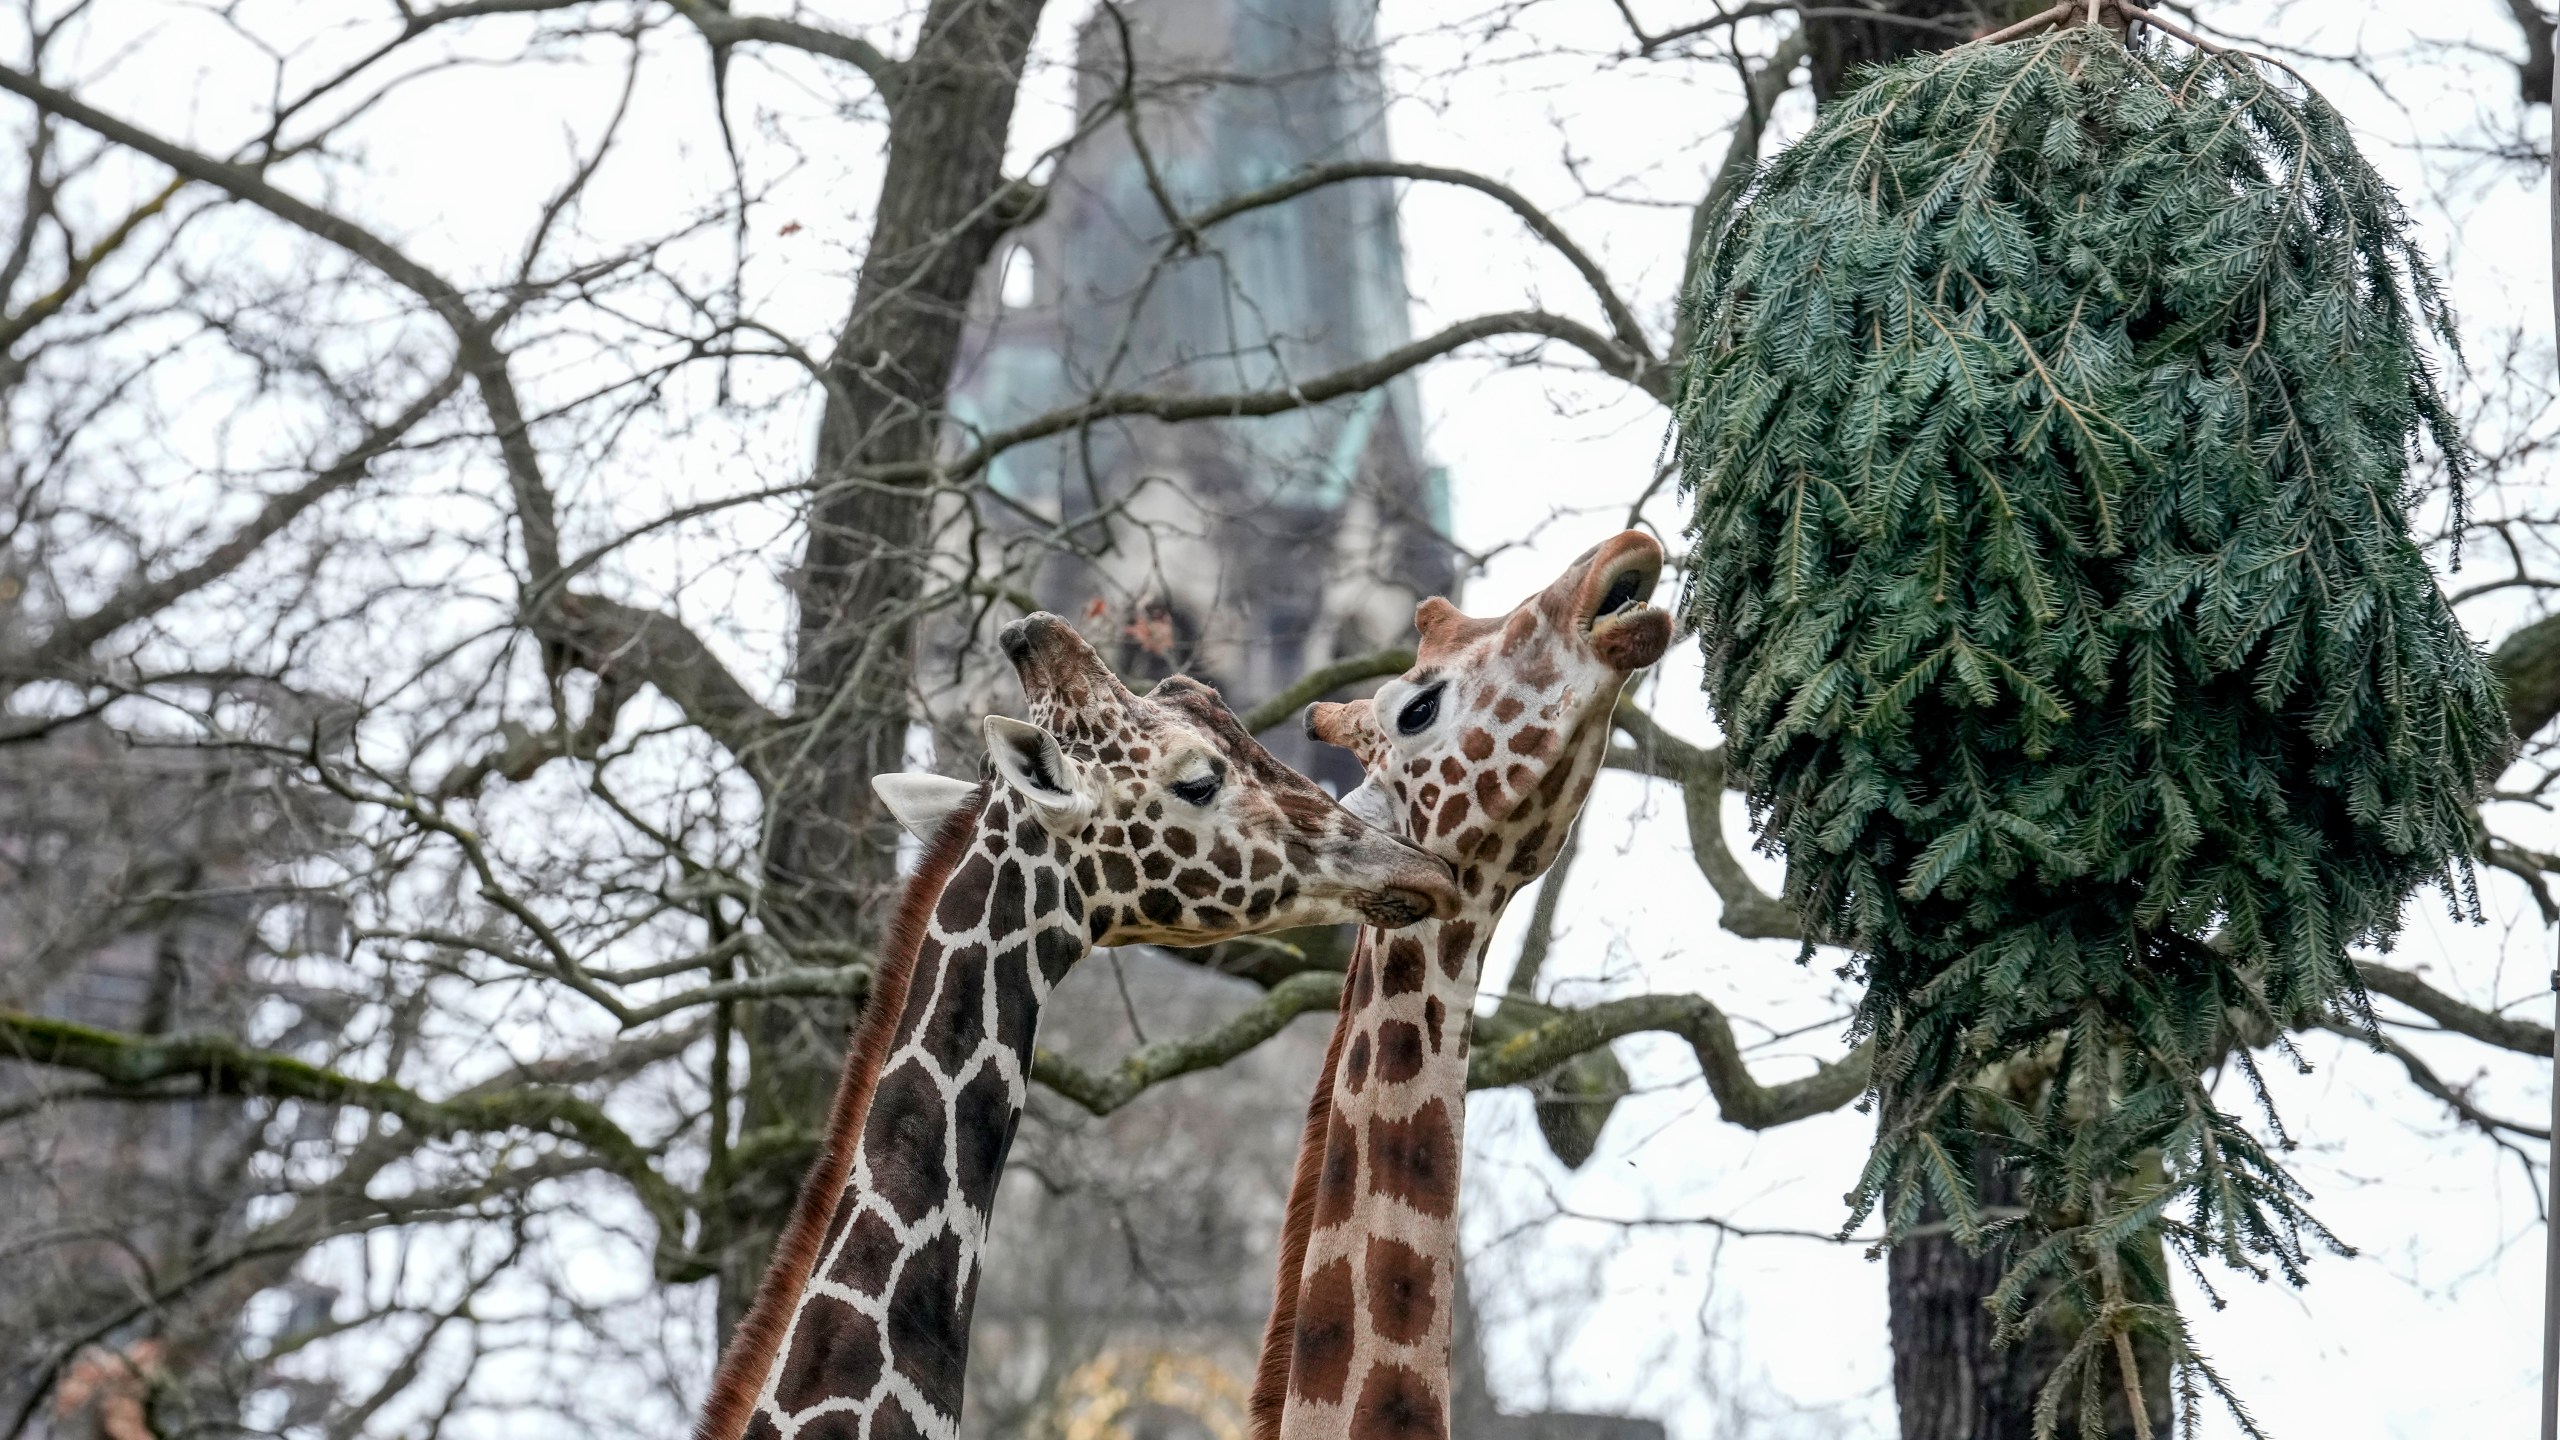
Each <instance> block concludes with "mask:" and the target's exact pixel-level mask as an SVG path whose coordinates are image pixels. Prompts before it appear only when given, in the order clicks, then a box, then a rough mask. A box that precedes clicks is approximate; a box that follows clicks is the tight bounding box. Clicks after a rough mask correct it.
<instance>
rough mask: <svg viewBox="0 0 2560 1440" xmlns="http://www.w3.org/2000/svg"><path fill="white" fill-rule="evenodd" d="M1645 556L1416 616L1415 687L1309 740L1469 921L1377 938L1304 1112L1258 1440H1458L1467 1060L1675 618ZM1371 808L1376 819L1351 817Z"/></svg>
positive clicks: (1369, 939) (1319, 714)
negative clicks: (1483, 983) (1493, 965)
mask: <svg viewBox="0 0 2560 1440" xmlns="http://www.w3.org/2000/svg"><path fill="white" fill-rule="evenodd" d="M1661 566H1662V551H1661V547H1660V546H1659V545H1657V544H1656V543H1655V542H1654V541H1653V540H1652V539H1651V538H1650V537H1649V536H1645V535H1642V534H1639V533H1635V532H1629V533H1627V534H1624V535H1621V536H1619V537H1617V538H1616V539H1614V540H1611V541H1609V542H1608V543H1606V544H1604V545H1601V546H1599V547H1597V548H1595V549H1594V550H1592V551H1590V552H1588V553H1586V554H1584V555H1583V556H1581V557H1580V558H1578V559H1577V560H1576V561H1575V562H1574V564H1573V565H1572V566H1571V567H1570V568H1568V569H1567V570H1566V571H1565V573H1564V574H1563V575H1562V576H1560V577H1559V578H1558V579H1557V580H1556V581H1555V582H1554V583H1553V584H1552V585H1550V586H1549V587H1548V588H1547V589H1546V590H1544V591H1542V592H1540V593H1539V594H1538V595H1535V596H1532V597H1531V598H1530V599H1529V600H1527V601H1525V602H1523V603H1522V604H1521V605H1520V606H1519V607H1518V608H1517V609H1515V610H1513V611H1512V612H1511V613H1510V614H1509V615H1507V616H1504V617H1502V618H1500V619H1494V620H1472V619H1469V618H1468V617H1466V616H1464V615H1461V614H1459V613H1458V612H1457V611H1456V609H1454V608H1453V607H1451V606H1449V605H1448V604H1447V603H1446V602H1445V601H1436V600H1435V601H1428V602H1425V604H1424V605H1423V607H1422V609H1421V611H1420V612H1419V613H1418V614H1417V616H1416V622H1415V623H1416V625H1417V626H1418V628H1419V629H1420V630H1421V632H1422V645H1421V649H1420V653H1419V655H1418V657H1417V660H1416V664H1415V667H1414V668H1413V669H1412V670H1411V671H1408V672H1407V673H1406V674H1405V675H1404V676H1403V677H1400V678H1399V679H1398V680H1396V681H1393V682H1390V683H1389V684H1388V685H1387V686H1385V687H1383V688H1381V690H1380V691H1379V693H1378V695H1377V696H1376V697H1375V699H1374V700H1371V701H1360V702H1355V703H1354V704H1351V705H1346V706H1318V707H1316V709H1315V711H1314V712H1312V714H1311V716H1310V722H1309V728H1310V729H1312V730H1313V731H1314V732H1315V733H1316V734H1317V735H1318V737H1319V738H1321V739H1325V740H1329V741H1332V742H1334V743H1336V744H1342V745H1346V746H1348V747H1350V748H1351V749H1353V750H1355V751H1357V752H1358V753H1359V754H1360V757H1361V760H1362V763H1363V766H1364V768H1366V770H1367V771H1368V774H1369V784H1368V785H1367V786H1364V787H1363V788H1364V790H1367V791H1369V792H1370V794H1369V797H1368V798H1369V801H1370V803H1372V804H1374V805H1375V806H1376V807H1377V809H1376V810H1375V811H1374V812H1373V813H1379V814H1381V815H1382V817H1384V818H1388V819H1391V820H1392V822H1393V823H1395V824H1397V825H1398V826H1399V827H1400V828H1401V829H1402V830H1403V831H1404V833H1406V834H1408V835H1410V836H1412V837H1414V838H1415V839H1416V840H1417V841H1418V842H1419V843H1421V844H1422V845H1423V846H1424V847H1425V848H1426V849H1429V850H1431V851H1432V852H1433V853H1435V854H1438V855H1440V856H1442V857H1443V858H1444V859H1447V860H1449V861H1450V862H1451V863H1452V864H1453V865H1455V866H1456V868H1457V874H1458V887H1459V891H1460V893H1461V895H1462V896H1463V897H1464V899H1463V901H1462V903H1461V905H1460V908H1459V911H1458V913H1457V914H1456V915H1454V916H1450V917H1446V918H1439V919H1431V920H1424V921H1421V922H1418V923H1416V924H1413V925H1409V926H1405V927H1402V928H1385V927H1371V928H1369V929H1366V930H1364V931H1363V932H1362V934H1361V937H1360V941H1359V944H1358V946H1357V948H1356V949H1355V952H1354V955H1353V959H1352V965H1351V970H1350V974H1349V976H1348V978H1347V981H1346V987H1345V993H1344V998H1343V1005H1342V1010H1341V1014H1340V1018H1339V1020H1338V1021H1337V1024H1336V1027H1335V1031H1334V1040H1333V1044H1332V1047H1331V1049H1330V1051H1329V1053H1328V1056H1327V1060H1326V1067H1325V1073H1324V1076H1323V1077H1322V1078H1321V1079H1320V1080H1319V1082H1318V1085H1317V1088H1316V1093H1315V1098H1314V1099H1313V1100H1312V1101H1311V1102H1310V1104H1309V1107H1308V1117H1307V1128H1306V1135H1305V1139H1304V1141H1303V1143H1302V1146H1301V1149H1300V1151H1299V1157H1298V1172H1297V1180H1296V1184H1295V1185H1294V1187H1293V1189H1292V1193H1291V1196H1290V1201H1289V1208H1288V1212H1287V1222H1286V1225H1285V1228H1284V1231H1283V1235H1282V1241H1281V1247H1280V1249H1281V1255H1280V1274H1279V1281H1278V1287H1277V1288H1278V1293H1277V1298H1276V1302H1275V1304H1274V1306H1273V1310H1272V1318H1271V1323H1270V1325H1269V1327H1268V1328H1267V1330H1266V1332H1265V1335H1264V1341H1263V1351H1262V1364H1261V1368H1260V1371H1259V1373H1258V1374H1257V1376H1256V1383H1255V1388H1254V1395H1253V1430H1254V1435H1255V1437H1256V1440H1275V1437H1277V1440H1345V1437H1348V1440H1445V1437H1446V1436H1447V1435H1448V1433H1449V1368H1450V1367H1449V1344H1450V1325H1451V1320H1452V1307H1453V1305H1454V1304H1455V1301H1456V1292H1457V1267H1458V1265H1459V1264H1460V1258H1459V1253H1458V1227H1457V1202H1458V1177H1459V1157H1460V1154H1461V1150H1462V1145H1463V1138H1464V1135H1465V1129H1466V1082H1467V1048H1468V1046H1467V1041H1468V1029H1469V1023H1470V1020H1471V1018H1472V1016H1473V1013H1474V1005H1475V995H1476V985H1477V980H1478V977H1479V975H1480V973H1481V970H1482V966H1483V962H1484V952H1485V947H1486V946H1487V944H1488V943H1489V942H1490V941H1491V939H1492V937H1493V932H1494V927H1495V924H1496V923H1497V922H1498V921H1499V919H1500V918H1501V914H1502V909H1503V906H1504V905H1505V904H1506V903H1507V902H1508V901H1509V900H1510V899H1511V897H1512V896H1514V895H1516V894H1517V893H1519V891H1520V889H1521V887H1523V886H1525V885H1526V884H1528V883H1529V882H1530V881H1531V880H1534V879H1536V878H1537V877H1538V876H1539V875H1540V874H1541V873H1543V872H1544V871H1545V870H1546V868H1547V866H1548V865H1549V864H1550V863H1552V862H1553V860H1554V859H1555V854H1556V851H1557V849H1558V848H1559V847H1561V845H1562V844H1563V841H1564V836H1565V832H1566V831H1567V830H1569V829H1570V828H1571V827H1572V824H1573V821H1574V818H1575V816H1576V815H1577V814H1578V813H1579V811H1580V810H1581V808H1582V802H1583V800H1584V798H1585V797H1586V796H1587V795H1588V794H1589V792H1590V787H1591V782H1592V779H1593V778H1594V777H1595V776H1596V775H1597V774H1598V772H1599V769H1600V766H1601V761H1602V759H1603V757H1604V755H1605V753H1606V751H1607V748H1608V739H1609V730H1610V724H1609V715H1610V712H1611V710H1612V709H1613V708H1614V707H1615V705H1616V703H1617V699H1618V695H1619V692H1620V690H1621V689H1622V688H1623V687H1624V686H1625V684H1626V681H1627V678H1628V676H1629V675H1630V674H1631V673H1632V672H1634V671H1635V670H1637V669H1640V668H1642V667H1643V666H1646V665H1649V664H1651V663H1653V661H1655V660H1656V659H1659V658H1660V657H1661V654H1662V651H1663V650H1664V648H1665V647H1666V646H1667V645H1668V644H1669V642H1670V633H1671V632H1670V621H1669V619H1668V617H1667V616H1665V615H1664V614H1663V613H1662V612H1660V611H1658V610H1653V609H1650V608H1648V607H1646V606H1645V605H1644V603H1643V602H1644V600H1645V598H1646V597H1647V596H1649V595H1650V594H1651V593H1652V590H1653V585H1654V583H1655V580H1656V578H1657V577H1658V575H1659V573H1660V570H1661ZM1355 808H1360V806H1359V803H1358V802H1357V801H1355Z"/></svg>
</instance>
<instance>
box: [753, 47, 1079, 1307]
mask: <svg viewBox="0 0 2560 1440" xmlns="http://www.w3.org/2000/svg"><path fill="white" fill-rule="evenodd" d="M1040 8H1041V7H1040V0H935V3H934V4H933V5H932V6H931V7H930V8H929V9H928V10H927V11H926V14H925V18H924V23H923V26H922V29H921V30H920V32H919V34H918V38H917V41H916V47H915V51H914V53H913V54H912V55H910V56H909V57H908V58H907V59H906V60H904V61H903V62H901V63H900V65H899V66H898V74H899V82H898V86H897V90H896V94H895V97H894V100H893V103H892V108H891V111H890V121H889V149H888V165H887V168H886V172H885V173H884V175H883V177H882V181H881V188H880V196H879V202H878V206H877V210H876V214H875V217H874V219H873V223H872V231H871V243H870V248H869V251H868V253H867V256H866V258H865V260H864V263H863V267H862V273H861V275H860V278H859V279H858V281H857V282H856V285H855V290H854V301H853V313H852V316H851V318H850V319H849V320H848V321H847V323H846V324H845V326H844V328H843V330H842V332H841V334H840V336H839V338H838V341H837V344H836V347H835V352H834V354H833V356H832V357H831V358H830V361H829V367H828V395H827V403H826V408H825V412H824V415H823V418H822V419H821V422H820V430H819V435H818V446H817V467H816V469H817V481H818V484H817V490H816V498H815V500H814V501H813V503H812V506H811V509H810V514H809V520H808V534H807V538H806V540H805V541H804V543H803V548H802V551H801V557H800V564H799V568H798V572H797V575H796V577H795V578H796V590H797V599H798V601H799V606H800V625H799V634H798V637H797V645H798V648H797V653H796V655H795V658H794V666H793V671H792V680H793V695H792V703H791V709H790V713H789V715H788V716H787V717H786V719H785V721H784V722H783V723H782V724H781V725H780V726H779V727H778V728H777V730H776V733H775V735H774V737H773V740H772V743H771V748H770V752H769V754H768V756H767V758H766V760H765V762H764V764H763V765H761V766H759V767H758V768H759V769H761V770H763V771H765V772H766V773H768V774H770V775H771V776H772V777H773V779H772V781H771V786H770V789H769V791H768V808H767V812H766V813H767V815H768V816H769V819H768V822H767V836H768V842H767V848H766V856H765V877H764V878H765V887H766V889H765V899H764V906H765V915H764V918H765V921H766V923H767V925H768V926H770V927H771V930H772V932H773V933H774V935H775V936H776V937H777V938H778V939H779V940H781V941H782V942H783V944H784V945H786V946H788V947H791V948H794V949H797V950H799V951H801V952H802V953H803V954H804V956H805V957H807V958H809V959H811V960H813V961H819V962H824V963H846V961H847V960H849V959H852V958H854V957H858V956H859V955H860V954H861V953H862V952H863V951H864V950H865V949H867V948H868V944H869V942H870V940H871V939H872V937H873V935H874V933H875V931H876V929H877V926H878V921H879V919H880V918H884V917H885V915H886V913H887V910H886V904H885V902H886V900H887V899H888V898H889V897H890V894H891V891H892V889H893V887H894V884H895V870H896V857H897V834H896V829H895V827H894V824H893V823H892V822H891V821H890V820H889V817H887V816H886V815H885V814H882V813H880V812H879V811H878V810H877V808H876V807H875V806H874V804H873V800H872V796H871V790H870V784H869V781H870V778H871V777H872V776H873V775H875V774H879V773H882V772H884V771H892V770H897V769H899V768H901V761H902V759H903V754H904V749H905V744H906V730H907V721H908V714H909V710H908V703H907V699H908V689H907V687H908V677H909V674H910V671H911V668H912V656H913V641H914V633H915V607H916V605H917V602H918V599H919V596H920V595H921V594H922V593H923V584H922V581H923V574H924V572H923V569H922V566H921V563H920V562H921V559H922V555H923V551H924V548H925V543H926V538H927V537H926V525H927V518H928V516H927V511H928V507H929V505H930V503H931V501H930V492H929V488H928V486H927V485H926V484H924V483H922V482H921V481H916V480H906V481H878V480H869V479H863V478H857V477H858V475H859V474H861V473H867V472H871V471H873V470H874V468H875V467H881V466H893V465H903V466H909V467H916V466H921V465H922V464H923V463H924V462H927V461H929V460H930V459H931V458H932V455H933V451H934V446H935V444H936V442H937V439H938V436H939V430H940V424H941V416H942V406H943V398H944V393H945V391H946V390H947V389H948V387H949V385H950V383H951V375H952V369H953V366H954V364H955V362H956V360H957V358H958V355H959V352H960V343H961V336H962V328H963V324H964V321H965V318H966V315H967V311H968V302H969V294H970V291H971V289H972V288H973V287H974V285H975V284H976V281H977V276H978V272H979V270H980V269H981V267H982V266H983V265H984V264H985V262H986V259H987V256H988V254H989V253H990V252H991V250H992V249H993V247H994V245H995V243H996V241H997V239H998V238H999V237H1000V236H1001V235H1002V234H1003V233H1004V231H1005V229H1006V228H1007V227H1008V226H1009V225H1010V224H1012V223H1014V222H1015V221H1018V220H1019V219H1020V218H1021V217H1022V214H1023V213H1024V210H1025V208H1026V206H1027V205H1028V204H1029V203H1030V202H1031V198H1032V192H1031V191H1029V190H1028V189H1027V188H1026V187H1023V186H1020V185H1017V184H1014V183H1011V182H1008V180H1007V179H1006V177H1005V174H1004V150H1005V137H1006V133H1007V131H1008V130H1009V129H1010V127H1011V124H1012V119H1013V106H1014V97H1015V93H1016V90H1017V88H1018V86H1019V85H1020V83H1021V78H1022V67H1023V60H1024V57H1025V55H1026V53H1027V52H1028V50H1029V48H1030V43H1031V35H1032V31H1033V29H1034V27H1035V26H1036V25H1037V24H1038V21H1039V16H1040ZM850 1019H851V1015H850V1013H849V1011H848V1009H847V1008H846V1007H843V1006H829V1005H808V1004H792V1005H767V1006H760V1007H757V1009H756V1010H755V1012H754V1013H752V1014H751V1015H750V1016H749V1017H748V1019H747V1022H746V1025H745V1029H746V1032H747V1034H748V1037H749V1043H750V1045H751V1047H752V1055H753V1068H752V1070H751V1072H750V1073H751V1075H752V1076H753V1081H752V1083H751V1084H750V1085H749V1087H748V1090H747V1097H746V1100H747V1103H746V1113H745V1122H746V1123H745V1130H746V1132H747V1133H749V1134H755V1133H757V1132H775V1131H779V1132H784V1133H789V1132H790V1131H791V1129H792V1127H793V1126H794V1125H795V1124H797V1123H798V1122H799V1121H800V1120H802V1119H803V1118H804V1117H807V1116H812V1115H819V1114H823V1113H824V1112H825V1109H826V1100H827V1096H828V1093H829V1090H830V1087H831V1086H832V1085H833V1083H834V1079H835V1072H836V1068H837V1064H838V1062H839V1060H840V1058H841V1055H842V1048H843V1036H844V1033H845V1028H844V1027H845V1025H846V1024H847V1022H848V1021H849V1020H850ZM756 1153H758V1154H759V1155H762V1156H764V1157H766V1158H765V1162H764V1163H762V1164H760V1165H758V1166H757V1167H756V1168H755V1170H754V1171H753V1172H752V1173H740V1174H738V1175H736V1176H734V1177H732V1182H731V1186H730V1189H729V1193H728V1196H727V1200H726V1203H725V1205H724V1206H723V1209H724V1211H725V1212H726V1218H727V1220H728V1221H729V1223H728V1225H727V1226H726V1227H724V1228H726V1229H727V1231H728V1233H727V1234H726V1235H725V1236H724V1237H723V1240H724V1243H723V1244H722V1245H721V1246H720V1262H719V1273H720V1317H721V1321H722V1329H723V1333H725V1332H726V1330H727V1327H728V1326H729V1325H730V1324H732V1323H734V1322H735V1320H736V1318H737V1317H738V1316H739V1315H740V1314H741V1313H743V1311H744V1309H745V1306H746V1303H747V1301H748V1299H749V1298H750V1297H751V1296H752V1294H753V1292H754V1288H755V1283H756V1278H757V1276H758V1275H759V1274H760V1273H761V1271H762V1270H763V1267H764V1256H765V1252H766V1250H767V1248H768V1247H769V1246H770V1244H771V1242H772V1237H773V1234H774V1229H775V1226H776V1225H777V1224H778V1223H779V1221H780V1218H781V1217H782V1216H783V1215H784V1214H786V1213H787V1212H788V1210H789V1206H790V1191H791V1186H792V1184H793V1182H794V1180H795V1179H796V1176H797V1175H798V1173H799V1170H800V1169H801V1162H803V1161H805V1160H806V1158H807V1146H805V1145H769V1146H763V1147H759V1148H758V1150H757V1152H756Z"/></svg>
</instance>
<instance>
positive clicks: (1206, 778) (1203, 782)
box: [1168, 770, 1218, 805]
mask: <svg viewBox="0 0 2560 1440" xmlns="http://www.w3.org/2000/svg"><path fill="white" fill-rule="evenodd" d="M1168 788H1170V789H1171V790H1172V791H1173V793H1174V794H1175V795H1176V796H1178V797H1180V798H1181V799H1183V800H1184V801H1186V802H1188V803H1190V804H1193V805H1206V804H1208V803H1209V802H1210V801H1212V800H1215V799H1217V798H1218V775H1217V772H1216V771H1214V770H1213V771H1211V772H1209V773H1208V774H1206V775H1202V776H1199V777H1197V778H1195V779H1190V780H1176V781H1174V782H1173V784H1172V785H1171V786H1170V787H1168Z"/></svg>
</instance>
